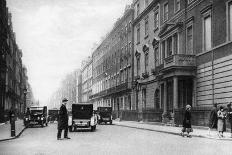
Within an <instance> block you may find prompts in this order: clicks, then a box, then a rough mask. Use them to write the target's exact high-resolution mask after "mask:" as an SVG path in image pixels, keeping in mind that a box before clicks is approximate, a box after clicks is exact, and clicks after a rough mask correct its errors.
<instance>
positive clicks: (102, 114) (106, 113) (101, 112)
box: [97, 107, 112, 124]
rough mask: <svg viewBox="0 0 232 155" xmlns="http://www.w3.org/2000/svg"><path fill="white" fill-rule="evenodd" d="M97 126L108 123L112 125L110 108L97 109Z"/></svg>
mask: <svg viewBox="0 0 232 155" xmlns="http://www.w3.org/2000/svg"><path fill="white" fill-rule="evenodd" d="M97 111H98V117H99V118H98V124H101V123H103V122H104V123H105V124H106V123H107V122H109V123H110V124H112V107H98V108H97Z"/></svg>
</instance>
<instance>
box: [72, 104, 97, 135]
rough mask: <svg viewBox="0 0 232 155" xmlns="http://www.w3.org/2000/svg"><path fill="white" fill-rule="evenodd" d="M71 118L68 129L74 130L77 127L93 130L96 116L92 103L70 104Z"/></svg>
mask: <svg viewBox="0 0 232 155" xmlns="http://www.w3.org/2000/svg"><path fill="white" fill-rule="evenodd" d="M71 120H72V121H71V124H70V126H69V130H70V131H75V130H76V129H77V128H89V129H91V131H94V130H95V129H96V125H97V117H96V115H95V114H94V111H93V104H90V103H78V104H72V117H71Z"/></svg>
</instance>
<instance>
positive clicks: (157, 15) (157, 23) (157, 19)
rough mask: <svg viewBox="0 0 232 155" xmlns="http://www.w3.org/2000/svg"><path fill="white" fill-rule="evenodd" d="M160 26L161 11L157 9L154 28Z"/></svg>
mask: <svg viewBox="0 0 232 155" xmlns="http://www.w3.org/2000/svg"><path fill="white" fill-rule="evenodd" d="M158 27H159V12H158V11H156V12H155V13H154V28H155V29H157V28H158Z"/></svg>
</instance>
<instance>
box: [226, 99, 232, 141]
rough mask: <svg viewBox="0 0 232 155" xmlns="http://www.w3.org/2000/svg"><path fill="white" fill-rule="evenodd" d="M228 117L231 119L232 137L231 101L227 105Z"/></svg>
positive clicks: (231, 129)
mask: <svg viewBox="0 0 232 155" xmlns="http://www.w3.org/2000/svg"><path fill="white" fill-rule="evenodd" d="M227 108H228V109H227V118H228V119H229V123H230V133H231V135H230V137H231V138H232V108H231V102H230V103H229V104H228V105H227Z"/></svg>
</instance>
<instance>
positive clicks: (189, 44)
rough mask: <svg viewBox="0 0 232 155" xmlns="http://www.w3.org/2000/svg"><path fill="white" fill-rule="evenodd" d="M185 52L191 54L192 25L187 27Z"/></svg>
mask: <svg viewBox="0 0 232 155" xmlns="http://www.w3.org/2000/svg"><path fill="white" fill-rule="evenodd" d="M187 53H188V54H193V27H192V26H190V27H188V28H187Z"/></svg>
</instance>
